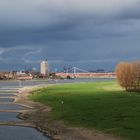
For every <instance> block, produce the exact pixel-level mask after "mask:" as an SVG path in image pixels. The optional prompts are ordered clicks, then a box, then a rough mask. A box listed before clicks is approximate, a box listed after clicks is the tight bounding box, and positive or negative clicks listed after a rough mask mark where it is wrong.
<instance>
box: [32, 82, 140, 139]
mask: <svg viewBox="0 0 140 140" xmlns="http://www.w3.org/2000/svg"><path fill="white" fill-rule="evenodd" d="M33 93H34V94H33V95H32V96H30V98H31V99H32V100H33V101H37V102H41V103H43V104H46V105H49V106H51V107H52V108H53V109H52V113H51V114H50V117H51V118H52V119H60V120H64V121H65V122H66V123H67V124H69V125H72V126H82V127H87V128H96V129H98V130H102V131H104V132H107V133H114V134H117V135H120V136H122V137H124V138H128V139H131V140H140V94H139V93H128V92H125V91H123V89H121V88H120V87H119V85H118V84H117V83H116V82H93V83H77V84H65V85H54V86H50V87H48V88H43V89H40V90H37V91H34V92H33ZM61 101H64V104H63V105H62V104H61Z"/></svg>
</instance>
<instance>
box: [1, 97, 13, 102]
mask: <svg viewBox="0 0 140 140" xmlns="http://www.w3.org/2000/svg"><path fill="white" fill-rule="evenodd" d="M13 101H14V99H13V98H0V102H13Z"/></svg>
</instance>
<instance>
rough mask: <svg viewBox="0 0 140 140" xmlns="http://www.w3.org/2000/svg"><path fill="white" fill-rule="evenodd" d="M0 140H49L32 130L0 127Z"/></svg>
mask: <svg viewBox="0 0 140 140" xmlns="http://www.w3.org/2000/svg"><path fill="white" fill-rule="evenodd" d="M0 140H49V138H47V137H46V136H44V135H43V134H42V133H40V132H38V131H37V130H36V129H34V128H30V127H20V126H0Z"/></svg>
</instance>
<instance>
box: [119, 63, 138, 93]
mask: <svg viewBox="0 0 140 140" xmlns="http://www.w3.org/2000/svg"><path fill="white" fill-rule="evenodd" d="M116 75H117V80H118V82H119V84H120V85H121V86H122V87H123V88H125V90H126V91H140V62H132V63H128V62H121V63H120V64H118V65H117V67H116Z"/></svg>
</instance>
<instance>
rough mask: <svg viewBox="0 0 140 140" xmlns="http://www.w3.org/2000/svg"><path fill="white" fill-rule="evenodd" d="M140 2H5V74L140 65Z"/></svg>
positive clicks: (1, 27)
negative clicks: (45, 67)
mask: <svg viewBox="0 0 140 140" xmlns="http://www.w3.org/2000/svg"><path fill="white" fill-rule="evenodd" d="M139 6H140V0H124V1H121V0H107V1H102V3H101V2H100V1H99V0H87V1H83V0H59V2H58V1H56V0H51V1H50V0H30V1H27V0H25V1H20V0H15V1H8V0H5V1H3V0H0V21H1V22H0V70H20V69H23V68H24V67H25V66H30V67H36V68H37V69H39V63H40V62H41V61H42V60H44V59H45V58H47V59H48V60H49V63H50V65H51V67H52V68H53V69H55V68H57V69H61V68H62V67H63V66H71V67H74V66H76V67H80V68H83V69H86V70H90V69H101V68H103V69H105V70H114V69H115V66H116V64H118V63H119V62H120V61H134V60H139V59H140V55H139V52H140V37H139V36H140V24H139V22H140V16H139Z"/></svg>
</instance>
